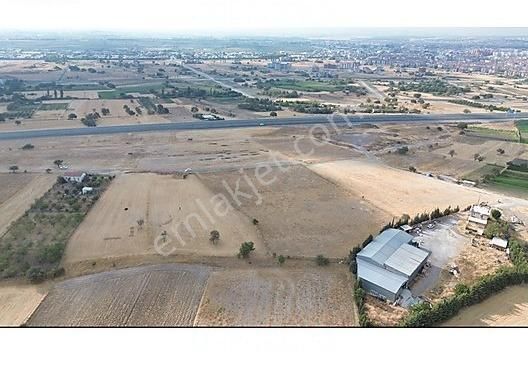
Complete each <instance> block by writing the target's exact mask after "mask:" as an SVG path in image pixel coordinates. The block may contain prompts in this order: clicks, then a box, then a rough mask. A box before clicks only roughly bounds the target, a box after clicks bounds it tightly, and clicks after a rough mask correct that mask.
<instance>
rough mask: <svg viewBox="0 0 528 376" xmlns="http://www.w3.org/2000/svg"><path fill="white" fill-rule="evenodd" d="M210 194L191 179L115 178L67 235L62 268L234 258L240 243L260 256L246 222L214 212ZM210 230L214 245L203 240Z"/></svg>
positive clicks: (234, 214) (235, 215) (256, 239)
mask: <svg viewBox="0 0 528 376" xmlns="http://www.w3.org/2000/svg"><path fill="white" fill-rule="evenodd" d="M213 195H214V194H213V193H212V192H211V191H210V190H208V189H207V188H206V187H205V186H204V185H203V184H202V183H201V181H200V180H199V179H197V178H196V177H195V176H189V177H188V178H187V179H182V177H181V175H180V176H172V175H156V174H125V175H121V176H119V177H117V178H116V179H115V181H114V182H113V184H112V185H111V186H110V188H109V189H108V190H107V192H105V194H104V195H103V196H102V197H101V199H100V201H99V202H98V204H97V205H96V206H95V207H94V208H93V210H92V211H91V212H90V213H89V214H88V216H87V218H86V219H85V221H84V222H83V223H82V224H81V226H79V228H78V229H77V231H76V232H75V233H74V234H73V236H72V238H71V239H70V241H69V243H68V246H67V248H66V253H65V257H64V264H65V267H66V269H67V270H68V267H69V266H70V265H71V264H75V263H76V262H82V261H87V260H93V261H96V260H98V259H112V258H114V259H118V258H123V257H128V256H138V255H153V254H154V255H157V254H171V255H175V254H186V255H187V254H189V255H198V256H204V255H208V256H228V257H234V256H235V255H236V254H237V253H238V249H239V247H240V244H241V243H242V242H245V241H253V242H254V243H255V247H256V249H257V251H256V254H257V255H258V254H263V253H264V246H263V244H262V242H261V241H260V237H259V235H258V233H257V231H256V229H255V226H254V225H253V224H251V221H250V219H249V218H247V217H245V216H243V215H241V214H240V213H239V212H238V211H236V210H234V209H233V208H230V209H229V208H227V207H221V208H220V210H215V208H218V207H217V206H216V205H217V201H214V198H213ZM225 208H227V210H226V209H225ZM219 213H220V214H224V213H225V215H219ZM212 230H218V231H219V232H220V241H219V242H218V243H217V244H212V243H211V242H210V241H209V237H210V235H209V234H210V232H211V231H212ZM158 252H159V253H158Z"/></svg>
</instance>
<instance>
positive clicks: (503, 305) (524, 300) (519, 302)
mask: <svg viewBox="0 0 528 376" xmlns="http://www.w3.org/2000/svg"><path fill="white" fill-rule="evenodd" d="M527 325H528V287H527V286H513V287H508V288H506V289H505V290H504V291H503V292H500V293H498V294H497V295H494V296H492V297H490V298H488V299H486V300H485V301H483V302H482V303H479V304H476V305H474V306H472V307H468V308H465V309H463V310H462V311H460V313H459V314H458V315H456V316H455V317H454V318H452V319H451V320H448V321H446V322H445V323H444V324H443V326H527Z"/></svg>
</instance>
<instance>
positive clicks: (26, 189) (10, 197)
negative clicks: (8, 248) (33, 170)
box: [0, 173, 56, 236]
mask: <svg viewBox="0 0 528 376" xmlns="http://www.w3.org/2000/svg"><path fill="white" fill-rule="evenodd" d="M55 180H56V177H55V176H54V175H49V174H46V175H34V174H21V173H18V174H0V213H1V214H0V236H2V235H3V234H4V233H5V232H6V231H7V229H8V228H9V225H10V224H11V223H12V222H13V221H15V220H16V219H18V217H20V216H21V215H23V214H24V213H25V212H26V210H28V209H29V208H30V206H31V205H32V204H33V202H35V200H36V199H38V198H40V197H41V196H42V195H43V194H44V193H46V191H48V189H50V188H51V186H52V185H53V183H54V182H55Z"/></svg>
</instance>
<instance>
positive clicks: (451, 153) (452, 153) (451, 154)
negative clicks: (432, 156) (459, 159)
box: [449, 149, 456, 158]
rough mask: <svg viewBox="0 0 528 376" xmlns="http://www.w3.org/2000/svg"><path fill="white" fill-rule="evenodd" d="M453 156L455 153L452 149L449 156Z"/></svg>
mask: <svg viewBox="0 0 528 376" xmlns="http://www.w3.org/2000/svg"><path fill="white" fill-rule="evenodd" d="M455 154H456V152H455V151H454V150H453V149H451V150H449V155H450V156H451V158H453V157H454V156H455Z"/></svg>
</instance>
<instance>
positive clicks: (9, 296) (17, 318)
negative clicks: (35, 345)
mask: <svg viewBox="0 0 528 376" xmlns="http://www.w3.org/2000/svg"><path fill="white" fill-rule="evenodd" d="M48 288H49V286H48V285H46V284H41V285H20V284H18V285H13V284H7V285H6V284H1V285H0V327H3V326H20V325H24V324H25V323H26V321H27V320H28V319H29V317H30V316H31V315H32V314H33V312H34V311H35V309H36V308H37V307H38V306H39V304H40V303H41V302H42V300H43V299H44V298H45V297H46V294H47V292H48Z"/></svg>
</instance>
